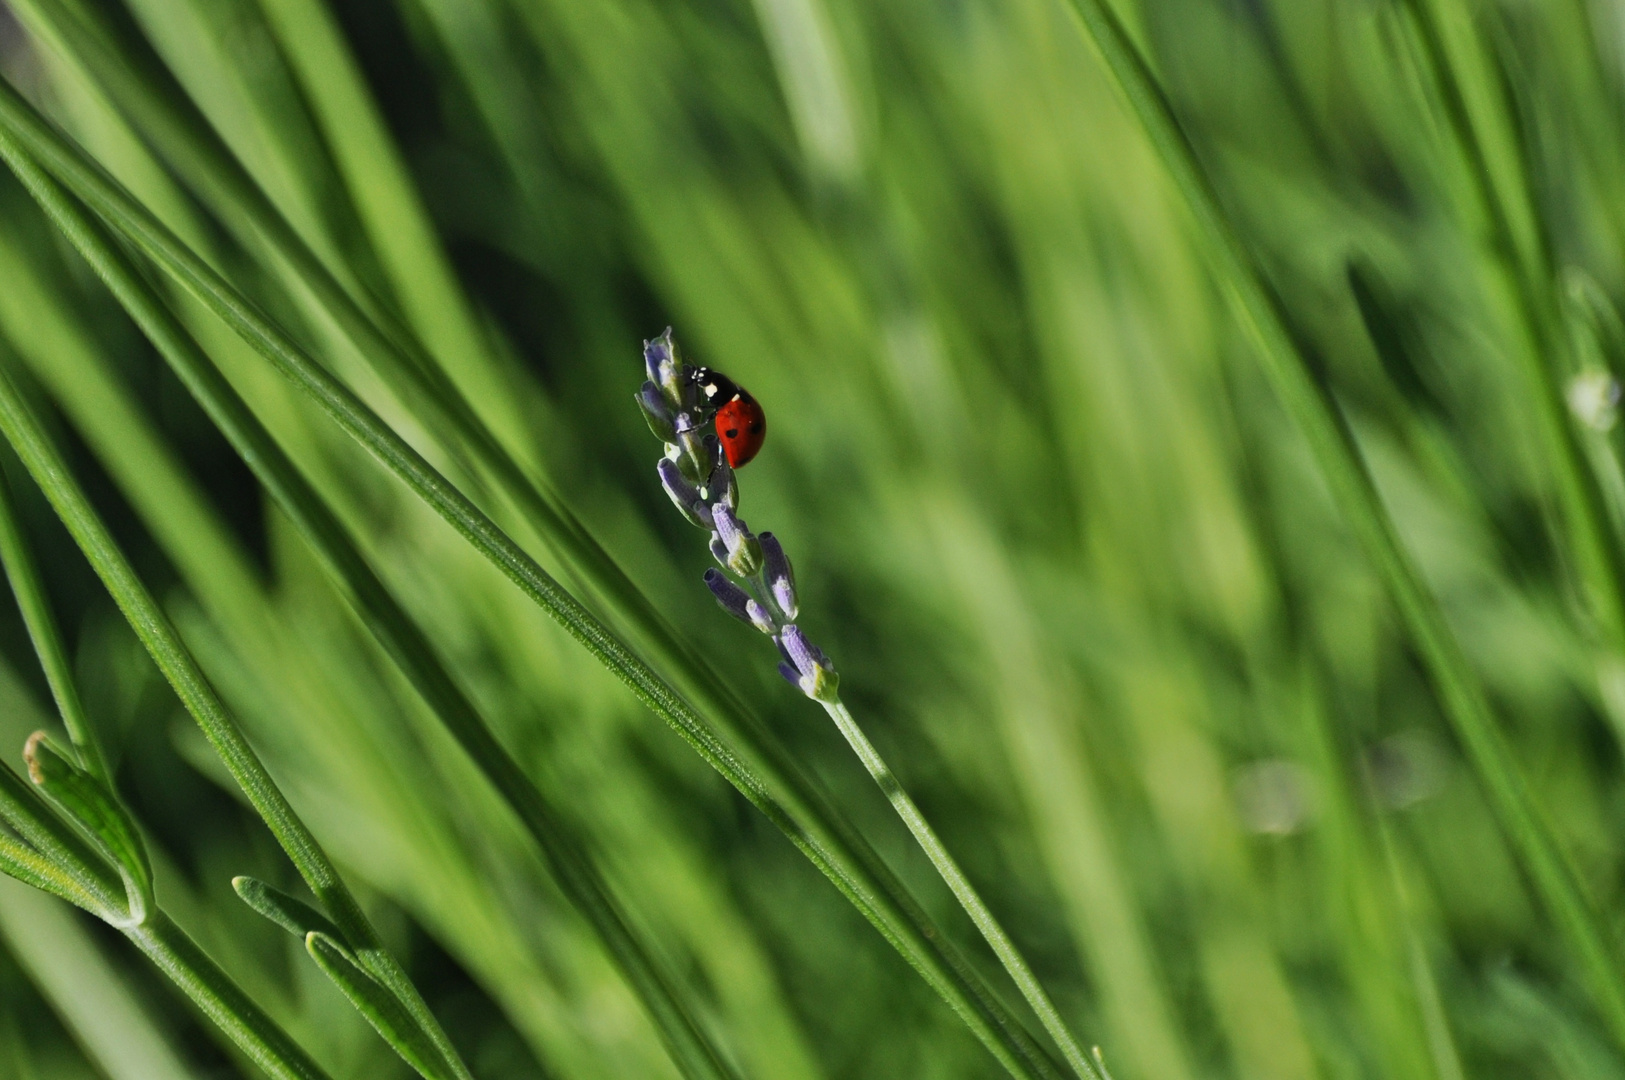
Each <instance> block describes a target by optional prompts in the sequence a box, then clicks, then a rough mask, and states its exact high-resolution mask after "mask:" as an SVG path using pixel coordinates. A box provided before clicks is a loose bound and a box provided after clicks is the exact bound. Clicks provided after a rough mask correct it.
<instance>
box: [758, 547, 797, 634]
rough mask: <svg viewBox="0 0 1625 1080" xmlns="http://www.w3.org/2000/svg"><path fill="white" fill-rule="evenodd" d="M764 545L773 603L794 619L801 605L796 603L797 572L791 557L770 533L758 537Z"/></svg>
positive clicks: (765, 566)
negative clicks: (791, 564) (791, 562)
mask: <svg viewBox="0 0 1625 1080" xmlns="http://www.w3.org/2000/svg"><path fill="white" fill-rule="evenodd" d="M757 539H758V540H760V541H761V544H762V559H763V565H764V574H765V576H766V578H767V587H768V589H769V590H770V591H771V592H772V594H773V602H774V603H775V604H777V605H779V610H780V611H782V612H784V617H785V618H786V619H794V618H795V617H796V612H797V611H798V610H799V605H798V604H797V602H796V572H795V570H794V569H792V568H791V566H790V557H789V556H788V555H786V554H785V553H784V546H783V545H782V544H780V543H779V538H778V537H776V536H774V535H773V534H772V533H770V532H765V533H763V534H762V535H761V536H759V537H757Z"/></svg>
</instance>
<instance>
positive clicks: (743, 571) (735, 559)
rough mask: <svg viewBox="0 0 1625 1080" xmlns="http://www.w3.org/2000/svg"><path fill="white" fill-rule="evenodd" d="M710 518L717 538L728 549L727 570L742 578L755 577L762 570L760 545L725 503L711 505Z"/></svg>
mask: <svg viewBox="0 0 1625 1080" xmlns="http://www.w3.org/2000/svg"><path fill="white" fill-rule="evenodd" d="M711 517H712V520H713V521H715V522H716V530H717V536H718V537H720V538H721V540H722V543H723V546H725V547H726V548H727V549H728V569H729V570H732V571H733V572H734V573H736V574H738V575H739V576H740V577H742V578H751V577H755V576H756V575H757V574H758V573H759V572H760V571H761V569H762V545H761V543H760V542H758V541H757V539H756V537H754V536H752V535H751V534H750V530H749V529H747V528H746V527H745V523H744V522H743V521H740V520H739V519H738V518H737V517H735V516H734V512H733V510H731V509H730V508H729V506H728V504H727V503H713V504H712V505H711Z"/></svg>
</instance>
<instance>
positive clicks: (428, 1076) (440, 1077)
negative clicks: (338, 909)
mask: <svg viewBox="0 0 1625 1080" xmlns="http://www.w3.org/2000/svg"><path fill="white" fill-rule="evenodd" d="M305 949H306V951H308V952H309V953H310V957H311V959H312V960H314V961H316V966H317V967H319V968H321V969H322V972H323V973H324V974H325V975H326V976H327V977H328V978H329V979H332V980H333V983H334V985H336V986H337V987H338V988H339V989H340V990H341V991H343V992H344V996H345V997H347V998H349V999H350V1004H352V1005H354V1006H355V1007H356V1011H357V1012H359V1013H360V1014H361V1015H362V1016H365V1017H366V1018H367V1023H369V1024H371V1025H372V1026H373V1029H374V1030H376V1031H377V1032H378V1034H379V1035H380V1036H382V1037H383V1040H384V1041H385V1042H387V1043H388V1044H389V1045H390V1047H391V1048H392V1049H393V1050H394V1051H395V1052H396V1053H397V1054H399V1055H401V1059H402V1060H403V1061H405V1062H406V1063H407V1064H408V1065H410V1066H412V1068H414V1069H416V1070H417V1071H418V1073H419V1075H421V1076H423V1077H424V1078H425V1080H453V1078H454V1077H456V1076H457V1073H456V1072H455V1071H454V1070H453V1069H452V1067H451V1066H450V1065H448V1064H446V1061H445V1058H444V1057H442V1056H441V1054H440V1048H439V1047H438V1046H436V1045H435V1043H434V1041H433V1040H432V1039H429V1038H428V1037H427V1036H426V1035H424V1033H423V1029H422V1028H420V1027H419V1026H418V1025H417V1023H416V1022H415V1021H414V1020H413V1019H412V1017H411V1015H410V1014H408V1013H407V1011H406V1010H405V1009H403V1008H401V1003H400V1002H399V1001H397V1000H395V996H394V995H393V994H390V993H389V992H388V991H386V990H385V989H384V988H383V987H381V986H379V985H378V984H377V983H375V982H373V981H372V976H370V975H368V974H367V973H366V972H365V971H362V970H361V969H360V968H359V967H357V966H356V964H355V961H353V960H351V959H350V957H349V955H348V954H347V953H346V952H345V951H344V949H343V948H342V947H341V946H340V945H339V943H338V942H337V941H335V940H334V939H333V938H331V937H328V936H327V935H326V934H324V933H321V932H320V931H318V930H312V931H311V932H310V933H308V934H306V935H305Z"/></svg>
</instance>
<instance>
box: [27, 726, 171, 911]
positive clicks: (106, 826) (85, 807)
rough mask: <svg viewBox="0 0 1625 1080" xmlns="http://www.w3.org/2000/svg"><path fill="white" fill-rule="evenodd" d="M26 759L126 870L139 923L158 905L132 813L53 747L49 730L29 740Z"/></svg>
mask: <svg viewBox="0 0 1625 1080" xmlns="http://www.w3.org/2000/svg"><path fill="white" fill-rule="evenodd" d="M23 757H24V758H25V759H27V761H28V776H29V779H31V780H33V781H34V786H35V787H37V788H39V790H40V791H42V792H43V793H44V794H45V796H46V798H48V799H50V800H51V801H52V802H54V803H56V805H57V806H58V807H59V808H60V809H61V810H62V812H63V813H64V814H66V815H67V816H68V817H69V818H71V819H73V820H74V821H77V822H78V823H79V824H80V826H82V827H83V828H84V830H85V832H86V833H87V834H88V835H89V836H90V838H91V839H92V840H93V841H95V843H96V844H97V846H98V847H100V848H101V849H102V854H103V855H105V856H107V857H108V858H109V859H111V860H113V865H114V866H116V867H119V868H121V869H122V871H123V873H124V875H125V877H126V879H127V881H128V884H127V885H126V888H125V892H126V906H127V907H128V909H129V912H130V917H131V918H133V919H136V920H139V919H140V918H141V917H142V915H143V914H144V913H145V912H146V911H147V910H149V909H150V908H151V907H152V902H153V901H152V865H151V864H150V863H149V862H148V861H147V846H146V844H145V843H144V842H143V841H142V839H141V834H140V833H139V832H137V831H136V827H135V822H134V821H132V820H131V819H130V815H129V813H128V812H127V811H126V810H125V809H124V807H122V806H120V805H119V803H118V800H116V799H115V798H114V797H113V793H112V792H111V791H110V790H109V789H108V788H107V787H106V786H105V785H104V784H103V783H102V782H101V781H100V780H98V779H97V778H96V777H94V776H92V775H91V774H90V773H89V772H86V771H85V770H84V769H81V768H79V766H77V765H75V764H74V763H73V762H72V761H70V760H69V759H68V757H67V756H66V755H65V754H63V753H62V752H61V751H59V750H58V749H57V748H56V747H55V746H53V745H52V744H51V740H50V739H49V738H48V737H47V736H46V734H45V733H44V732H43V731H36V732H35V733H34V734H33V735H31V736H30V737H29V739H28V745H27V746H25V747H24V748H23ZM132 889H133V890H134V894H133V895H132V894H131V890H132Z"/></svg>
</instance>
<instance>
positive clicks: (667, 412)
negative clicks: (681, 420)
mask: <svg viewBox="0 0 1625 1080" xmlns="http://www.w3.org/2000/svg"><path fill="white" fill-rule="evenodd" d="M638 407H639V408H641V409H642V410H643V418H644V419H645V420H647V421H648V422H649V430H650V431H652V432H654V433H655V438H657V439H659V440H660V441H661V442H666V443H672V442H676V441H677V427H676V424H675V422H674V420H673V417H672V415H671V408H670V406H668V405H667V404H666V395H665V394H663V393H661V392H660V387H658V386H656V385H655V384H654V383H652V382H646V383H644V384H643V389H642V390H640V391H638Z"/></svg>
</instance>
